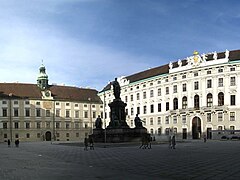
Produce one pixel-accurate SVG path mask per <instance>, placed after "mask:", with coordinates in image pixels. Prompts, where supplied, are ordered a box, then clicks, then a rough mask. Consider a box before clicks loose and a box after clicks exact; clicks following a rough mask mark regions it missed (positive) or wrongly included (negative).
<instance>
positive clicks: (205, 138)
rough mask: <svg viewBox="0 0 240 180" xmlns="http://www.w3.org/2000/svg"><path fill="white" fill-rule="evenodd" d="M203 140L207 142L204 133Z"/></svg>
mask: <svg viewBox="0 0 240 180" xmlns="http://www.w3.org/2000/svg"><path fill="white" fill-rule="evenodd" d="M203 141H204V142H207V136H206V134H204V135H203Z"/></svg>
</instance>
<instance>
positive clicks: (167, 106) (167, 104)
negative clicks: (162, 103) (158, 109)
mask: <svg viewBox="0 0 240 180" xmlns="http://www.w3.org/2000/svg"><path fill="white" fill-rule="evenodd" d="M168 110H169V102H166V111H168Z"/></svg>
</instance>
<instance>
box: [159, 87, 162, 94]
mask: <svg viewBox="0 0 240 180" xmlns="http://www.w3.org/2000/svg"><path fill="white" fill-rule="evenodd" d="M161 95H162V92H161V88H159V89H158V96H161Z"/></svg>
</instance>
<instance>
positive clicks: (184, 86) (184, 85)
mask: <svg viewBox="0 0 240 180" xmlns="http://www.w3.org/2000/svg"><path fill="white" fill-rule="evenodd" d="M182 91H183V92H186V91H187V84H186V83H184V84H183V85H182Z"/></svg>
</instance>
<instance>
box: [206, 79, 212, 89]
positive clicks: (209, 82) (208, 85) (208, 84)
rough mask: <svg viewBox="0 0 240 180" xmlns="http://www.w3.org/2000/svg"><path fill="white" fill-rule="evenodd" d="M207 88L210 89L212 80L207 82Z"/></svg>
mask: <svg viewBox="0 0 240 180" xmlns="http://www.w3.org/2000/svg"><path fill="white" fill-rule="evenodd" d="M207 88H212V80H211V79H208V80H207Z"/></svg>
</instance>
